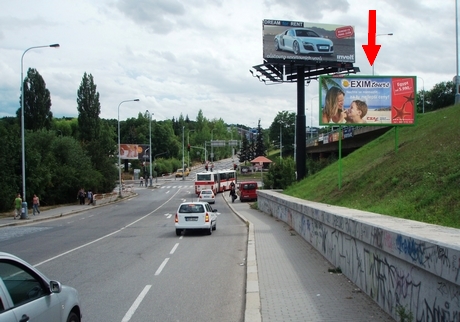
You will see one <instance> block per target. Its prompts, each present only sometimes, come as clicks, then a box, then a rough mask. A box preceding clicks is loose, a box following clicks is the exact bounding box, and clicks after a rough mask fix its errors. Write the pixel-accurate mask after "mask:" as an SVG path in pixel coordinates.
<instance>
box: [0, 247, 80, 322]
mask: <svg viewBox="0 0 460 322" xmlns="http://www.w3.org/2000/svg"><path fill="white" fill-rule="evenodd" d="M0 321H15V322H16V321H34V322H50V321H56V322H80V321H81V310H80V301H79V298H78V292H77V291H76V290H75V289H74V288H72V287H70V286H64V285H61V283H59V282H57V281H53V280H49V279H48V278H47V277H46V276H45V275H43V274H42V273H41V272H40V271H38V270H37V269H36V268H35V267H33V266H32V265H30V264H28V263H27V262H25V261H23V260H22V259H20V258H18V257H16V256H14V255H11V254H8V253H2V252H0Z"/></svg>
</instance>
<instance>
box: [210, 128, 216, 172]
mask: <svg viewBox="0 0 460 322" xmlns="http://www.w3.org/2000/svg"><path fill="white" fill-rule="evenodd" d="M214 130H215V128H214V129H212V131H211V165H212V163H213V162H214V146H213V145H212V137H213V134H214Z"/></svg>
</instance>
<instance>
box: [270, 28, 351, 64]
mask: <svg viewBox="0 0 460 322" xmlns="http://www.w3.org/2000/svg"><path fill="white" fill-rule="evenodd" d="M262 28H263V38H262V39H263V58H264V60H266V61H267V62H271V61H279V60H290V61H292V60H295V61H304V62H305V64H306V65H308V64H311V65H314V64H316V63H324V62H326V63H329V62H330V63H337V62H340V63H354V62H355V32H354V27H353V26H349V25H334V24H323V23H313V22H301V21H289V20H274V19H265V20H263V22H262Z"/></svg>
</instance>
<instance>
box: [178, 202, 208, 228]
mask: <svg viewBox="0 0 460 322" xmlns="http://www.w3.org/2000/svg"><path fill="white" fill-rule="evenodd" d="M174 221H175V227H176V235H177V236H180V235H181V234H182V231H184V230H189V229H190V230H191V229H201V230H206V232H207V234H208V235H211V234H212V231H213V230H216V228H217V209H212V208H211V206H210V205H209V203H207V202H201V201H198V202H183V203H181V204H180V206H179V208H177V212H176V216H175V219H174Z"/></svg>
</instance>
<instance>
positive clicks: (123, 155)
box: [119, 144, 139, 160]
mask: <svg viewBox="0 0 460 322" xmlns="http://www.w3.org/2000/svg"><path fill="white" fill-rule="evenodd" d="M119 153H120V159H123V160H124V159H128V160H133V159H138V157H139V150H138V145H137V144H120V150H119Z"/></svg>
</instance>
